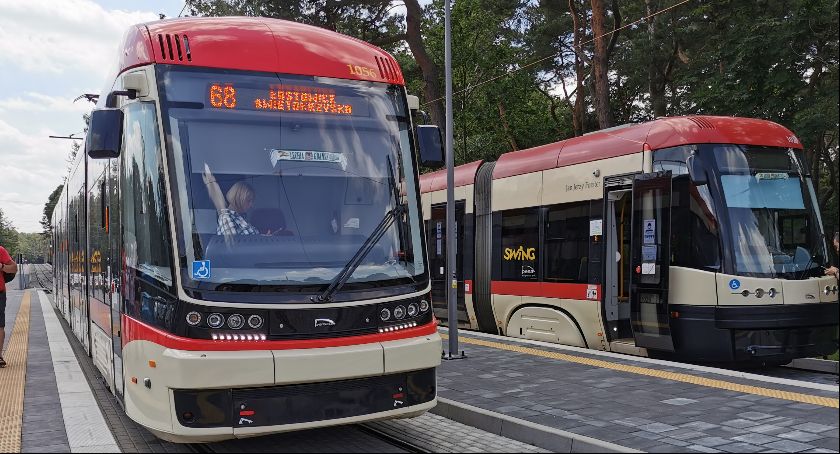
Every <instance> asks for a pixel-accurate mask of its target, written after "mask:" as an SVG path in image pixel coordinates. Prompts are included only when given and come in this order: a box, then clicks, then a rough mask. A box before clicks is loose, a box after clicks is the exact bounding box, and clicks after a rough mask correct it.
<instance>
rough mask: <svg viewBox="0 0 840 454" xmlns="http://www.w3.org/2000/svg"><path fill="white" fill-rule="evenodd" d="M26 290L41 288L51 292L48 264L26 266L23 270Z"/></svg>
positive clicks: (50, 268) (50, 269) (50, 270)
mask: <svg viewBox="0 0 840 454" xmlns="http://www.w3.org/2000/svg"><path fill="white" fill-rule="evenodd" d="M25 276H26V288H42V289H44V291H45V292H47V293H51V292H52V287H53V286H52V267H51V266H50V265H48V264H27V265H26V270H25Z"/></svg>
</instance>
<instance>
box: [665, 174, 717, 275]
mask: <svg viewBox="0 0 840 454" xmlns="http://www.w3.org/2000/svg"><path fill="white" fill-rule="evenodd" d="M672 188H673V192H672V194H671V265H674V266H684V267H687V268H695V269H700V270H706V271H720V250H719V245H720V238H719V237H720V224H719V223H718V219H717V214H716V212H715V206H714V204H713V203H712V198H711V196H710V195H709V189H708V185H702V186H695V185H694V184H692V183H691V180H690V179H689V177H688V175H681V176H678V177H675V178H674V180H673V186H672Z"/></svg>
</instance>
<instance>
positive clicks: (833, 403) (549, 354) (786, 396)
mask: <svg viewBox="0 0 840 454" xmlns="http://www.w3.org/2000/svg"><path fill="white" fill-rule="evenodd" d="M441 337H443V338H444V339H446V338H448V337H449V336H448V335H446V334H443V333H441ZM459 341H460V342H464V343H466V344H473V345H480V346H482V347H489V348H495V349H498V350H507V351H510V352H517V353H524V354H526V355H533V356H539V357H542V358H549V359H559V360H562V361H568V362H570V363H577V364H585V365H587V366H594V367H600V368H603V369H612V370H618V371H622V372H628V373H631V374H638V375H646V376H648V377H656V378H664V379H666V380H673V381H678V382H683V383H691V384H692V385H699V386H706V387H709V388H718V389H725V390H727V391H736V392H739V393H744V394H754V395H756V396H764V397H772V398H775V399H783V400H789V401H793V402H803V403H806V404H813V405H819V406H822V407H830V408H838V407H840V400H838V399H833V398H830V397H822V396H814V395H811V394H802V393H794V392H790V391H780V390H778V389H769V388H761V387H758V386H750V385H742V384H739V383H732V382H728V381H724V380H714V379H710V378H705V377H699V376H697V375H689V374H681V373H677V372H668V371H663V370H656V369H648V368H645V367H639V366H629V365H625V364H614V363H610V362H607V361H602V360H599V359H592V358H586V357H581V356H574V355H569V354H565V353H560V352H553V351H546V350H539V349H536V348H530V347H522V346H519V345H511V344H504V343H501V342H492V341H487V340H483V339H475V338H472V337H461V338H460V339H459Z"/></svg>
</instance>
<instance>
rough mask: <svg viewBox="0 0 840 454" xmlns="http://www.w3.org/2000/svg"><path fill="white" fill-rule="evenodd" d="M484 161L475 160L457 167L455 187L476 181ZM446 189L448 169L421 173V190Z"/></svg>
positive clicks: (424, 191) (423, 191)
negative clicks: (476, 175)
mask: <svg viewBox="0 0 840 454" xmlns="http://www.w3.org/2000/svg"><path fill="white" fill-rule="evenodd" d="M483 162H484V161H481V160H479V161H473V162H470V163H467V164H461V165H459V166H458V167H455V171H454V172H453V173H454V176H455V187H456V188H457V187H460V186H466V185H469V184H473V183H475V174H476V173H478V168H479V167H481V164H482V163H483ZM441 189H446V169H442V170H437V171H435V172H431V173H424V174H423V175H420V192H421V193H426V192H434V191H440V190H441Z"/></svg>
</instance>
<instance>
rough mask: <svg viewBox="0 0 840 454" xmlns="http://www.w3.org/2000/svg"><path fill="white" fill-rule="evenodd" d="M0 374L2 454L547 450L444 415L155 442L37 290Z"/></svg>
mask: <svg viewBox="0 0 840 454" xmlns="http://www.w3.org/2000/svg"><path fill="white" fill-rule="evenodd" d="M8 288H9V290H8V293H7V297H8V304H7V309H6V314H7V317H6V322H7V324H6V344H5V345H6V347H5V351H4V354H3V357H4V358H5V359H6V360H7V362H8V363H9V365H8V367H6V368H4V369H0V452H166V453H190V452H231V453H233V452H267V453H268V452H272V453H276V452H335V453H345V452H359V453H362V452H525V453H539V452H548V451H547V450H546V449H541V448H539V447H536V446H534V445H531V444H529V443H525V442H520V441H517V440H514V439H511V438H508V437H504V436H501V435H499V434H494V433H490V432H486V431H483V430H481V429H476V428H473V427H470V426H468V425H465V424H461V423H458V422H455V421H452V420H450V419H448V418H445V417H443V416H440V415H435V414H432V413H427V414H424V415H422V416H419V417H417V418H412V419H405V420H393V421H380V422H375V423H369V424H365V425H361V426H358V425H356V426H339V427H330V428H324V429H316V430H309V431H300V432H292V433H287V434H279V435H272V436H265V437H257V438H252V439H243V440H230V441H226V442H220V443H211V444H201V445H196V444H192V445H184V444H174V443H169V442H166V441H163V440H160V439H158V438H156V437H154V436H153V435H152V434H151V433H149V432H148V431H147V430H145V429H144V428H143V427H141V426H139V425H138V424H136V423H134V422H133V421H132V420H131V419H130V418H128V417H127V416H126V414H125V412H124V411H123V410H122V408H121V407H120V405H119V403H118V401H117V400H116V398H114V396H113V395H112V394H111V392H110V391H109V390H108V389H107V388H106V386H105V383H104V380H102V379H101V378H100V377H99V375H98V373H97V371H96V369H95V366H94V365H93V362H92V361H91V359H90V358H89V357H88V356H87V355H86V354H85V353H84V350H83V349H82V347H81V344H80V343H79V342H78V341H77V340H76V339H75V338H74V337H73V336H72V334H71V332H70V330H69V327H68V326H67V324H66V323H65V322H64V321H63V320H62V319H60V318H59V316H58V313H57V312H56V311H55V309H54V308H53V306H52V299H51V298H52V297H51V295H49V294H47V293H46V292H44V291H43V290H26V291H20V290H14V289H17V288H18V285H17V284H16V283H14V282H13V283H12V284H11V285H9V287H8Z"/></svg>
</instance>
